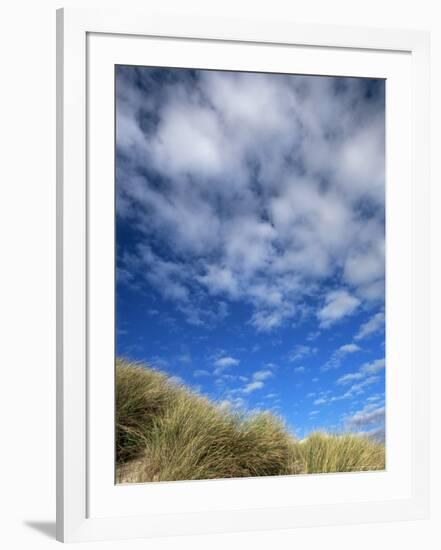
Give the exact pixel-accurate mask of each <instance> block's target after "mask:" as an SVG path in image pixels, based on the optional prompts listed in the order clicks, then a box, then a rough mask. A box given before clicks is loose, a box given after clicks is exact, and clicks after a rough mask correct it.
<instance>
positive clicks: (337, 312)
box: [317, 290, 360, 328]
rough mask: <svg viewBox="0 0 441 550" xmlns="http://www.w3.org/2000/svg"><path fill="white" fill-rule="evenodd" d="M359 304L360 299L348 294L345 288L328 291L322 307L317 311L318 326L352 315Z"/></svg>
mask: <svg viewBox="0 0 441 550" xmlns="http://www.w3.org/2000/svg"><path fill="white" fill-rule="evenodd" d="M359 305H360V300H359V299H358V298H356V297H355V296H352V295H351V294H349V292H348V291H347V290H334V291H332V292H329V293H328V294H327V296H326V298H325V303H324V305H323V307H322V308H321V309H320V310H319V311H318V313H317V317H318V318H319V321H320V326H321V327H323V328H328V327H330V326H331V325H333V324H334V323H336V322H337V321H340V319H343V317H347V316H349V315H352V313H354V311H355V310H356V309H357V307H358V306H359Z"/></svg>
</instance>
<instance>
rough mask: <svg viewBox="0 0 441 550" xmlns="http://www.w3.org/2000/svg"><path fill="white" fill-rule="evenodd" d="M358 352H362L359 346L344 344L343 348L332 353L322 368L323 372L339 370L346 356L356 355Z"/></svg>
mask: <svg viewBox="0 0 441 550" xmlns="http://www.w3.org/2000/svg"><path fill="white" fill-rule="evenodd" d="M357 351H361V348H360V347H359V346H357V344H344V345H343V346H340V347H339V348H337V349H336V350H335V351H334V352H333V353H332V355H331V357H330V358H329V359H328V361H326V363H325V364H324V365H323V366H322V368H321V370H322V371H327V370H331V369H338V368H339V367H340V365H341V362H342V361H343V358H344V357H345V356H346V355H349V354H352V353H356V352H357Z"/></svg>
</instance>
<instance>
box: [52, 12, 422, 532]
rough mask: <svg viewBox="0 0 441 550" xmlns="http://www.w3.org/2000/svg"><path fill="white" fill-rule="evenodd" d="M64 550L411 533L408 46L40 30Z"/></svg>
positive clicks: (205, 25)
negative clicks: (50, 175)
mask: <svg viewBox="0 0 441 550" xmlns="http://www.w3.org/2000/svg"><path fill="white" fill-rule="evenodd" d="M57 26H58V65H57V69H58V94H57V98H58V139H57V144H58V155H57V157H58V172H57V179H58V246H57V251H58V279H57V280H58V310H57V312H58V338H57V344H58V378H57V380H58V384H57V414H58V424H57V425H58V444H57V452H58V456H57V514H58V516H57V531H58V539H59V540H63V541H82V540H99V539H115V538H129V537H147V536H160V535H176V534H189V533H210V532H227V531H230V532H231V531H241V530H252V529H276V528H288V527H295V526H308V525H325V524H328V525H329V524H336V523H357V522H366V521H390V520H398V519H411V518H421V517H426V515H427V513H428V487H429V481H428V480H429V477H428V476H429V472H428V421H429V419H428V341H427V340H428V303H429V300H428V285H427V278H428V243H427V237H428V156H427V155H428V152H427V151H428V92H427V89H428V68H427V67H428V49H429V45H428V44H429V40H428V36H427V34H425V33H422V32H414V31H396V30H393V31H392V30H391V31H387V30H374V29H354V28H338V27H334V26H329V27H328V26H326V27H321V26H309V25H297V24H292V23H288V22H280V21H279V22H277V21H271V22H265V24H263V23H262V22H258V21H253V20H249V21H240V20H228V21H227V20H222V19H214V18H213V19H206V18H200V19H194V18H193V19H185V18H182V17H178V18H173V17H164V18H163V17H156V16H154V17H152V16H151V15H149V14H144V15H142V14H141V15H140V14H131V13H130V12H125V11H123V12H115V11H108V12H107V11H105V12H101V11H100V12H96V11H93V10H70V9H69V10H67V11H66V10H60V11H59V12H58V20H57Z"/></svg>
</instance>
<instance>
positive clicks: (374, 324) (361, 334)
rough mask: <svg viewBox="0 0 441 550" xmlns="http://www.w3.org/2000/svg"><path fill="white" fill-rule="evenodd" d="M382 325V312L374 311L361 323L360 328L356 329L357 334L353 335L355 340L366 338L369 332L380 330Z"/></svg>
mask: <svg viewBox="0 0 441 550" xmlns="http://www.w3.org/2000/svg"><path fill="white" fill-rule="evenodd" d="M383 327H384V313H383V312H380V313H376V314H375V315H374V316H373V317H371V318H370V319H369V320H368V321H366V323H363V324H362V325H361V326H360V329H359V330H358V332H357V334H356V335H355V336H354V339H355V340H362V339H363V338H367V337H368V336H370V335H371V334H374V333H375V332H377V331H379V330H381V329H382V328H383Z"/></svg>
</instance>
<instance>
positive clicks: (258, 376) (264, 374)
mask: <svg viewBox="0 0 441 550" xmlns="http://www.w3.org/2000/svg"><path fill="white" fill-rule="evenodd" d="M271 376H273V373H272V372H271V371H270V370H258V371H256V372H255V373H254V374H253V379H254V380H266V379H267V378H271Z"/></svg>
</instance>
